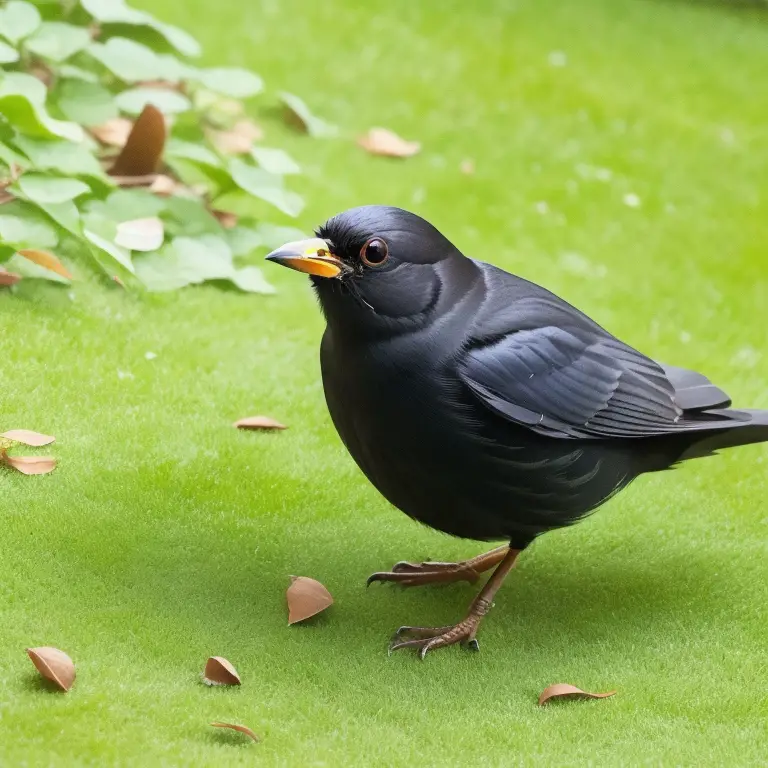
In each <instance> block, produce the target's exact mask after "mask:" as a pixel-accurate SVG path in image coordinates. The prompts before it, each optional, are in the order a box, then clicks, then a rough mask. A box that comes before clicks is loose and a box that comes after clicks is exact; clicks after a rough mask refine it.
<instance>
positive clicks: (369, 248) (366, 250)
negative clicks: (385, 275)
mask: <svg viewBox="0 0 768 768" xmlns="http://www.w3.org/2000/svg"><path fill="white" fill-rule="evenodd" d="M388 258H389V249H388V248H387V244H386V243H385V242H384V241H383V240H382V239H381V238H379V237H373V238H371V239H370V240H369V241H368V242H367V243H366V244H365V245H364V246H363V247H362V248H361V249H360V259H361V260H362V262H363V264H367V265H368V266H369V267H380V266H381V265H382V264H383V263H384V262H385V261H386V260H387V259H388Z"/></svg>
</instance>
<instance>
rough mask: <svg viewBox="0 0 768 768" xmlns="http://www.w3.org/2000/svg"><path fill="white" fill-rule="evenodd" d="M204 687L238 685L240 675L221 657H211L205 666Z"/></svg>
mask: <svg viewBox="0 0 768 768" xmlns="http://www.w3.org/2000/svg"><path fill="white" fill-rule="evenodd" d="M203 682H204V683H205V684H206V685H240V675H238V674H237V670H236V669H235V668H234V667H233V666H232V664H230V663H229V662H228V661H227V660H226V659H225V658H224V657H223V656H211V658H210V659H208V661H207V662H206V664H205V672H204V676H203Z"/></svg>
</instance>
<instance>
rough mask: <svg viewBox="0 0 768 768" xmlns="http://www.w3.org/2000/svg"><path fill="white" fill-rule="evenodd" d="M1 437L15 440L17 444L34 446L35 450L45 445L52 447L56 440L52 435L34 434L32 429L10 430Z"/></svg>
mask: <svg viewBox="0 0 768 768" xmlns="http://www.w3.org/2000/svg"><path fill="white" fill-rule="evenodd" d="M0 437H7V438H8V439H9V440H13V441H14V442H16V443H24V445H32V446H34V447H35V448H40V447H41V446H43V445H50V444H51V443H52V442H53V441H54V440H55V439H56V438H55V437H51V436H50V435H43V434H41V433H40V432H33V431H32V430H31V429H9V430H8V431H7V432H3V434H2V435H0Z"/></svg>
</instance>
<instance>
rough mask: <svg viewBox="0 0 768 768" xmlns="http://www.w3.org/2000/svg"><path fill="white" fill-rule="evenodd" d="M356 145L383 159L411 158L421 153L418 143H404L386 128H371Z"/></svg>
mask: <svg viewBox="0 0 768 768" xmlns="http://www.w3.org/2000/svg"><path fill="white" fill-rule="evenodd" d="M357 143H358V145H359V146H361V147H362V148H363V149H364V150H365V151H366V152H370V153H371V154H372V155H383V156H384V157H412V156H413V155H415V154H418V153H419V152H420V151H421V144H420V143H419V142H418V141H406V140H405V139H403V138H401V137H400V136H398V135H397V134H396V133H393V132H392V131H390V130H389V129H387V128H371V129H370V130H369V131H368V133H366V134H364V135H363V136H361V137H360V138H359V139H358V140H357Z"/></svg>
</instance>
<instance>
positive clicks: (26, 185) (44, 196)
mask: <svg viewBox="0 0 768 768" xmlns="http://www.w3.org/2000/svg"><path fill="white" fill-rule="evenodd" d="M19 189H21V191H22V192H23V193H24V194H25V195H26V196H27V197H28V198H29V199H30V200H32V201H33V202H36V203H63V202H65V201H67V200H74V199H75V198H76V197H79V196H80V195H84V194H85V193H86V192H90V191H91V188H90V187H89V186H88V185H87V184H85V183H83V182H82V181H78V180H77V179H62V178H59V177H57V176H45V175H43V174H42V173H25V174H24V175H23V176H22V177H21V178H20V179H19Z"/></svg>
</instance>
